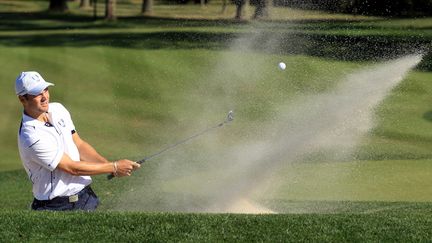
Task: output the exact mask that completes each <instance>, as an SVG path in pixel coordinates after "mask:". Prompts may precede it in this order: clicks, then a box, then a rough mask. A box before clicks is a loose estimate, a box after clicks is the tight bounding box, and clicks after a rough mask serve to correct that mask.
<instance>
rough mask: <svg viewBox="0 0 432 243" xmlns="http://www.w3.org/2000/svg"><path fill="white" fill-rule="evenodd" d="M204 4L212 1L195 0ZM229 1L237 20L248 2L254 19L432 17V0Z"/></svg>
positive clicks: (53, 6) (110, 1) (111, 1)
mask: <svg viewBox="0 0 432 243" xmlns="http://www.w3.org/2000/svg"><path fill="white" fill-rule="evenodd" d="M49 1H50V5H49V10H50V11H56V12H66V11H67V10H68V6H67V1H68V0H49ZM79 1H80V7H82V8H90V7H91V6H92V7H93V8H94V15H95V16H96V4H97V0H79ZM102 1H103V2H104V4H105V18H106V19H108V20H113V19H115V5H116V1H117V0H102ZM153 1H154V0H142V4H141V14H142V15H151V14H152V12H153ZM164 1H165V2H175V3H178V4H184V3H187V2H188V1H189V0H164ZM193 1H194V2H195V3H199V4H201V5H205V4H207V3H208V2H209V1H210V0H193ZM227 1H231V2H232V3H233V4H234V5H235V6H236V14H235V16H234V18H235V19H239V20H241V19H243V17H244V16H243V9H244V7H245V6H246V5H252V6H254V7H255V12H254V15H253V18H254V19H260V18H266V17H268V16H269V11H268V9H269V6H279V7H291V8H300V9H309V10H324V11H330V12H334V13H349V14H360V15H378V16H392V17H402V16H405V17H416V16H432V0H222V11H224V10H225V8H226V5H227Z"/></svg>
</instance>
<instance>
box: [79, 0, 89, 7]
mask: <svg viewBox="0 0 432 243" xmlns="http://www.w3.org/2000/svg"><path fill="white" fill-rule="evenodd" d="M79 7H80V8H83V9H87V8H89V7H90V0H81V1H80V6H79Z"/></svg>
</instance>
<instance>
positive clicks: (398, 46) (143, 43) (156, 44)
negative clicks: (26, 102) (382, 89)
mask: <svg viewBox="0 0 432 243" xmlns="http://www.w3.org/2000/svg"><path fill="white" fill-rule="evenodd" d="M234 41H236V43H237V42H239V41H240V43H241V42H242V41H243V42H244V43H245V48H243V47H240V48H243V49H242V51H248V50H255V51H262V52H268V53H275V54H303V55H310V56H318V57H324V58H330V59H337V60H347V61H379V60H386V59H389V58H394V57H397V56H401V55H405V54H413V53H426V55H425V57H424V59H423V61H422V63H421V64H420V65H419V66H418V67H419V69H421V70H426V71H432V52H431V50H432V48H431V41H430V40H428V39H419V38H414V37H413V38H409V37H400V36H339V35H320V34H300V33H278V32H273V31H263V32H260V33H258V34H257V33H246V34H244V33H243V34H242V33H232V32H209V31H164V32H150V33H99V34H98V33H71V34H66V33H60V34H36V35H32V34H27V35H25V34H17V35H3V36H0V45H4V46H28V47H55V46H70V47H89V46H109V47H117V48H134V49H197V48H204V49H227V48H231V47H232V45H233V43H234Z"/></svg>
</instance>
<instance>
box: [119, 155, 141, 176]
mask: <svg viewBox="0 0 432 243" xmlns="http://www.w3.org/2000/svg"><path fill="white" fill-rule="evenodd" d="M114 163H116V164H117V173H114V175H115V176H117V177H122V176H130V175H131V174H132V171H134V170H136V169H138V168H140V167H141V165H140V164H138V163H137V162H134V161H131V160H128V159H122V160H117V161H116V162H114Z"/></svg>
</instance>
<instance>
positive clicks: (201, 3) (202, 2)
mask: <svg viewBox="0 0 432 243" xmlns="http://www.w3.org/2000/svg"><path fill="white" fill-rule="evenodd" d="M205 4H206V3H205V0H200V5H201V8H204V7H205Z"/></svg>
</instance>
